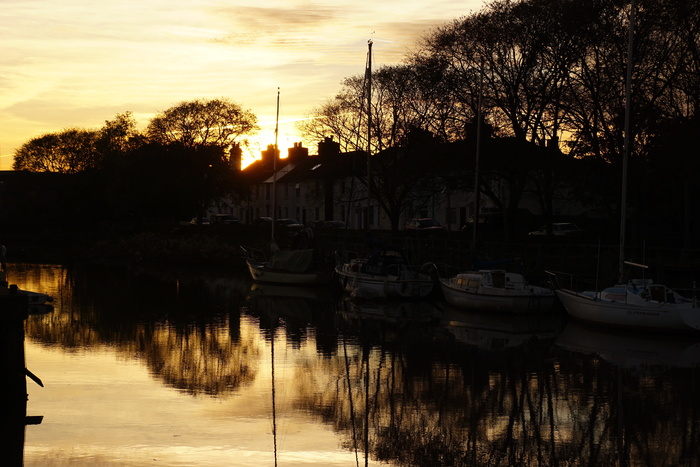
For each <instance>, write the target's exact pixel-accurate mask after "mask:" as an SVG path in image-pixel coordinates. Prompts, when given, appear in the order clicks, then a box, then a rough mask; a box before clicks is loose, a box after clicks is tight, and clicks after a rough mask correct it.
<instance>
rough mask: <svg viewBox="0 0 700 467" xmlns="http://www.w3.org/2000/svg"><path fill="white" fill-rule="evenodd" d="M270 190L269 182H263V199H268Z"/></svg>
mask: <svg viewBox="0 0 700 467" xmlns="http://www.w3.org/2000/svg"><path fill="white" fill-rule="evenodd" d="M271 192H272V186H271V185H270V184H269V183H266V184H265V199H268V200H269V199H270V193H271Z"/></svg>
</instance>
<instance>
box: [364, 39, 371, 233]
mask: <svg viewBox="0 0 700 467" xmlns="http://www.w3.org/2000/svg"><path fill="white" fill-rule="evenodd" d="M367 48H368V49H367V69H366V70H365V76H366V78H367V212H365V230H366V231H367V232H369V220H370V209H371V206H370V199H371V192H372V177H371V175H372V172H371V170H372V165H371V160H370V159H371V155H372V39H370V40H368V41H367Z"/></svg>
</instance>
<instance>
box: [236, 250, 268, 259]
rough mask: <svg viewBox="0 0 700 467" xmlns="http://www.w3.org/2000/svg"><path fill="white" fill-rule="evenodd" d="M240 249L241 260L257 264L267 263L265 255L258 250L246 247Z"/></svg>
mask: <svg viewBox="0 0 700 467" xmlns="http://www.w3.org/2000/svg"><path fill="white" fill-rule="evenodd" d="M240 248H241V254H242V256H243V259H246V260H251V261H258V262H264V261H267V256H266V255H265V253H264V252H263V251H262V250H260V249H258V248H253V247H248V246H241V247H240Z"/></svg>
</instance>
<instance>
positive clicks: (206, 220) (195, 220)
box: [190, 217, 211, 225]
mask: <svg viewBox="0 0 700 467" xmlns="http://www.w3.org/2000/svg"><path fill="white" fill-rule="evenodd" d="M201 222H202V224H201V225H209V224H211V221H210V220H209V219H207V218H206V217H202V220H201ZM190 224H192V225H197V218H196V217H193V218H192V220H191V221H190Z"/></svg>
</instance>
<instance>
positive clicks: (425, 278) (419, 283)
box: [335, 39, 434, 299]
mask: <svg viewBox="0 0 700 467" xmlns="http://www.w3.org/2000/svg"><path fill="white" fill-rule="evenodd" d="M367 45H368V51H367V65H366V68H365V77H366V80H367V81H366V88H365V89H366V92H367V96H366V97H367V110H366V112H367V211H366V213H367V216H366V219H365V228H366V229H367V233H368V234H369V211H370V196H371V183H372V177H371V175H370V171H371V162H370V161H371V152H372V144H371V139H372V138H371V135H372V40H371V39H370V40H369V41H368V42H367ZM368 237H369V235H368ZM335 256H336V261H335V262H336V266H335V274H336V276H337V277H338V279H339V281H340V285H341V287H342V288H343V290H344V291H345V292H347V293H348V294H349V295H350V296H351V297H353V298H369V299H383V298H423V297H426V296H427V295H429V294H430V293H431V292H432V291H433V287H434V281H433V278H432V277H431V275H430V272H429V271H428V270H426V268H425V267H419V266H417V265H413V264H410V263H409V261H408V258H407V256H406V255H405V254H404V251H403V248H401V247H399V246H396V245H390V244H383V243H381V242H378V241H377V242H376V244H375V245H374V248H373V251H372V252H370V254H369V255H368V256H366V257H358V255H357V254H356V253H355V252H351V251H343V250H338V251H336V252H335Z"/></svg>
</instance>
